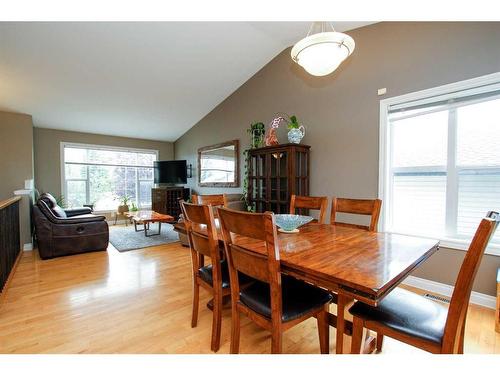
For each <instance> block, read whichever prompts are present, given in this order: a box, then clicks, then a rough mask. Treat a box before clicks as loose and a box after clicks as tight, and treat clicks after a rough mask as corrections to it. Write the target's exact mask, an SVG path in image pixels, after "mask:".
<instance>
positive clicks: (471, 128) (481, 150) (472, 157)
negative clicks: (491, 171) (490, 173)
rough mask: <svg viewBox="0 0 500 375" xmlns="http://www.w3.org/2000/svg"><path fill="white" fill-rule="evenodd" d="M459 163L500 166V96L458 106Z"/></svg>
mask: <svg viewBox="0 0 500 375" xmlns="http://www.w3.org/2000/svg"><path fill="white" fill-rule="evenodd" d="M457 124H458V125H457V126H458V128H457V163H458V165H460V166H478V165H481V166H500V99H496V100H491V101H488V102H484V103H478V104H472V105H469V106H466V107H461V108H458V109H457Z"/></svg>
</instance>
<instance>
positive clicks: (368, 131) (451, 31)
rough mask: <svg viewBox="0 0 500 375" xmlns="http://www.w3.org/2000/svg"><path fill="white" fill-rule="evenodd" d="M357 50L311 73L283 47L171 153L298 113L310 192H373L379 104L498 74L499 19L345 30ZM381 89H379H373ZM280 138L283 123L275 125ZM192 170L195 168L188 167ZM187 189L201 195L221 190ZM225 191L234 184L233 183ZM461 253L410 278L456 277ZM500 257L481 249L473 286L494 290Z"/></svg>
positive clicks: (182, 153) (189, 152)
mask: <svg viewBox="0 0 500 375" xmlns="http://www.w3.org/2000/svg"><path fill="white" fill-rule="evenodd" d="M348 34H350V35H351V36H352V37H353V38H354V40H355V42H356V50H355V51H354V53H353V55H352V56H351V57H350V58H349V59H348V60H347V61H345V62H344V63H343V64H342V65H341V66H340V68H339V69H338V70H337V71H336V72H335V73H333V74H332V75H329V76H326V77H313V76H310V75H308V74H307V73H305V72H304V71H303V70H302V68H300V67H299V66H297V65H296V64H294V63H293V62H292V60H291V59H290V50H289V49H286V50H285V51H283V52H282V53H281V54H280V55H278V56H277V57H276V58H274V59H273V60H272V61H271V62H270V63H269V64H267V65H266V66H265V67H264V68H263V69H262V70H260V71H259V72H258V73H257V74H255V75H254V76H253V77H252V78H251V79H250V80H248V81H247V82H246V83H245V84H244V85H242V86H241V87H240V88H239V89H238V90H237V91H235V92H234V93H233V94H232V95H231V96H229V97H228V98H227V99H226V100H224V102H222V103H221V104H220V105H219V106H217V107H216V108H215V109H214V110H213V111H212V112H210V113H209V114H208V115H207V116H205V117H204V118H203V119H202V120H201V121H199V122H198V123H197V124H196V125H195V126H194V127H193V128H191V129H190V130H189V131H188V132H187V133H186V134H184V135H183V136H182V137H181V138H179V139H178V140H177V141H176V142H175V157H176V159H188V160H190V161H191V163H192V164H193V166H196V151H197V149H198V148H199V147H202V146H206V145H209V144H214V143H219V142H222V141H226V140H231V139H240V141H241V146H242V147H241V148H242V149H244V148H245V147H246V145H248V135H247V134H246V129H247V128H248V126H249V125H250V123H251V122H253V121H263V122H264V123H268V122H269V121H270V120H271V119H272V118H273V115H274V114H275V113H276V112H286V113H289V114H296V115H297V116H298V118H299V119H300V120H302V121H303V122H304V124H305V126H306V129H307V134H306V136H305V138H304V140H303V143H306V144H309V145H311V146H312V149H311V167H312V172H311V194H312V195H327V196H332V195H337V196H343V197H366V198H373V197H376V196H377V190H378V136H379V101H380V99H383V98H385V97H392V96H397V95H401V94H405V93H409V92H414V91H418V90H422V89H427V88H431V87H435V86H439V85H443V84H447V83H451V82H456V81H460V80H464V79H468V78H473V77H477V76H481V75H484V74H489V73H493V72H498V71H500V23H498V22H489V23H480V22H467V23H457V22H436V23H433V22H409V23H403V22H397V23H393V22H387V23H379V24H374V25H370V26H367V27H363V28H360V29H356V30H352V31H350V32H348ZM382 87H385V88H387V94H386V95H385V96H382V97H379V96H377V89H379V88H382ZM280 130H281V134H280V142H285V141H286V130H285V129H280ZM195 175H196V171H195ZM195 181H196V179H192V180H191V181H190V185H191V187H192V188H194V189H196V190H198V191H199V192H202V193H209V192H217V191H220V189H211V188H197V186H196V183H195ZM230 190H232V192H234V191H241V188H240V189H230ZM463 255H464V252H462V251H458V250H451V249H442V250H441V251H440V252H439V254H436V255H435V256H433V257H432V258H431V259H430V260H429V261H427V262H426V263H425V264H424V265H423V266H421V267H420V268H419V269H418V270H417V271H416V272H415V276H418V277H423V278H426V279H431V280H435V281H438V282H443V283H447V284H453V283H454V280H455V276H456V273H457V272H458V266H459V264H460V262H461V260H462V258H463ZM498 267H500V257H496V256H485V259H484V260H483V263H482V266H481V269H480V271H479V274H478V277H477V280H476V283H475V286H474V290H476V291H479V292H482V293H486V294H490V295H493V294H495V270H496V268H498Z"/></svg>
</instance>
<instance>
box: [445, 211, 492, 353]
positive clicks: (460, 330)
mask: <svg viewBox="0 0 500 375" xmlns="http://www.w3.org/2000/svg"><path fill="white" fill-rule="evenodd" d="M499 221H500V215H499V214H498V213H497V212H488V214H487V215H486V217H485V218H484V219H482V220H481V223H480V224H479V227H478V229H477V231H476V234H475V235H474V238H473V239H472V242H471V244H470V246H469V249H468V250H467V253H466V255H465V258H464V261H463V263H462V266H461V267H460V271H459V273H458V276H457V280H456V282H455V288H454V290H453V294H452V296H451V301H450V307H449V308H448V317H447V319H446V325H445V329H444V336H443V344H442V352H443V353H459V352H460V351H461V348H460V345H463V344H461V339H462V340H463V334H464V329H465V320H466V318H467V308H468V307H469V300H470V294H471V291H472V284H473V283H474V278H475V277H476V274H477V270H478V269H479V265H480V264H481V259H482V257H483V254H484V251H485V249H486V246H488V242H489V241H490V238H491V236H492V235H493V233H494V232H495V229H496V228H497V226H498V223H499Z"/></svg>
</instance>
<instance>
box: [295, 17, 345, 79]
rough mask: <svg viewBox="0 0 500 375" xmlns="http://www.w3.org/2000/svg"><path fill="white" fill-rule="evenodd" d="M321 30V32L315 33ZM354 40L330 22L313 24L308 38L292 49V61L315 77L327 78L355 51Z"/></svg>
mask: <svg viewBox="0 0 500 375" xmlns="http://www.w3.org/2000/svg"><path fill="white" fill-rule="evenodd" d="M315 30H319V31H315ZM354 46H355V44H354V39H352V38H351V37H350V36H349V35H347V34H343V33H339V32H336V31H335V29H334V28H333V26H332V24H331V23H329V22H313V24H312V25H311V27H310V29H309V32H308V33H307V36H306V37H305V38H304V39H302V40H299V41H298V42H297V43H296V44H295V45H294V46H293V48H292V52H291V55H292V60H293V61H295V62H296V63H297V64H299V65H300V66H302V67H303V68H304V69H305V70H306V71H307V72H308V73H309V74H312V75H313V76H326V75H327V74H330V73H332V72H333V71H334V70H335V69H337V67H338V66H339V65H340V64H341V63H342V61H344V60H345V59H347V58H348V57H349V55H350V54H351V53H352V51H354Z"/></svg>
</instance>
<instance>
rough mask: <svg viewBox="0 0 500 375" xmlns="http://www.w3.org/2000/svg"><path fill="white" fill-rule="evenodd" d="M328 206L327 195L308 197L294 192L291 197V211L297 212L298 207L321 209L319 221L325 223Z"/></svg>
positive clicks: (292, 212)
mask: <svg viewBox="0 0 500 375" xmlns="http://www.w3.org/2000/svg"><path fill="white" fill-rule="evenodd" d="M327 207H328V198H327V197H306V196H302V195H295V194H292V196H291V197H290V213H291V214H295V213H296V210H297V209H301V208H304V209H308V210H319V217H318V223H320V224H324V223H325V219H326V209H327Z"/></svg>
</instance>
